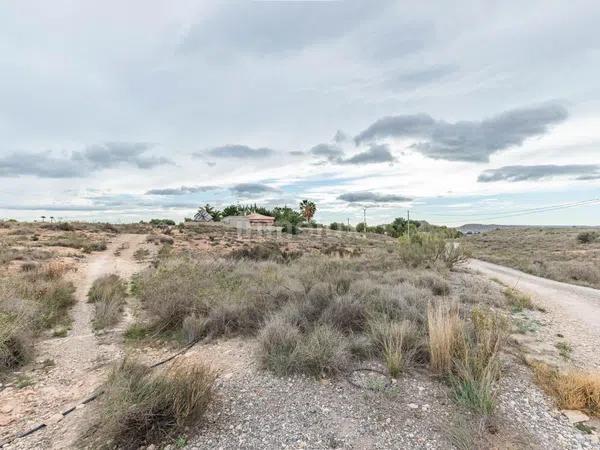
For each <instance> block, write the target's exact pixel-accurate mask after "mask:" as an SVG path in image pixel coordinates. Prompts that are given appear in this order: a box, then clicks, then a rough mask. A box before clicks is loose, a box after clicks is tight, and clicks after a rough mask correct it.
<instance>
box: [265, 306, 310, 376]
mask: <svg viewBox="0 0 600 450" xmlns="http://www.w3.org/2000/svg"><path fill="white" fill-rule="evenodd" d="M299 341H300V331H299V329H298V328H297V327H296V326H294V325H293V324H291V323H289V322H287V320H286V319H285V318H284V317H282V316H274V317H273V318H271V319H270V320H269V321H268V322H267V323H266V325H265V326H264V328H263V329H262V330H261V331H260V333H259V335H258V352H257V355H258V359H259V362H260V364H261V366H262V367H263V368H264V369H268V370H270V371H271V372H273V373H275V374H277V375H287V374H289V373H292V372H294V371H295V370H296V364H295V358H294V357H295V355H296V349H297V347H298V342H299Z"/></svg>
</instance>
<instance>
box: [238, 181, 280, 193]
mask: <svg viewBox="0 0 600 450" xmlns="http://www.w3.org/2000/svg"><path fill="white" fill-rule="evenodd" d="M231 191H232V192H234V193H235V194H238V195H247V196H253V195H259V194H264V193H267V192H279V190H278V189H275V188H274V187H271V186H269V185H267V184H262V183H240V184H236V185H234V186H232V187H231Z"/></svg>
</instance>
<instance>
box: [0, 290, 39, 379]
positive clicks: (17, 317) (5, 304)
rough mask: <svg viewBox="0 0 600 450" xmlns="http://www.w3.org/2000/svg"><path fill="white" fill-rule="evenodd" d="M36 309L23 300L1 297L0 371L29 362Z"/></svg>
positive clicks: (31, 352)
mask: <svg viewBox="0 0 600 450" xmlns="http://www.w3.org/2000/svg"><path fill="white" fill-rule="evenodd" d="M33 316H34V311H33V310H32V309H31V305H29V304H27V303H26V302H24V301H23V300H20V299H14V298H6V297H4V298H0V372H2V371H3V370H6V369H12V368H15V367H18V366H20V365H22V364H23V363H25V362H27V361H28V360H29V359H30V358H31V355H32V354H33V334H34V325H33V322H34V321H33Z"/></svg>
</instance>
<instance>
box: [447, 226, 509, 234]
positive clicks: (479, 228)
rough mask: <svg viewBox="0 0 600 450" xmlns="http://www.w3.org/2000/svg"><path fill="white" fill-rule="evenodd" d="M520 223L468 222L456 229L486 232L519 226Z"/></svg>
mask: <svg viewBox="0 0 600 450" xmlns="http://www.w3.org/2000/svg"><path fill="white" fill-rule="evenodd" d="M518 226H519V225H495V224H491V225H487V224H483V223H467V224H464V225H461V226H460V227H457V228H456V229H457V230H458V231H460V232H461V233H464V234H466V233H485V232H486V231H493V230H497V229H499V228H515V227H518Z"/></svg>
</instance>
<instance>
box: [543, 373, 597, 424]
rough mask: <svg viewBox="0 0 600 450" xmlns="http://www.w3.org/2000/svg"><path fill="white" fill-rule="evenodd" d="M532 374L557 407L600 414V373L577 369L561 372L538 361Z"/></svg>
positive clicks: (595, 414)
mask: <svg viewBox="0 0 600 450" xmlns="http://www.w3.org/2000/svg"><path fill="white" fill-rule="evenodd" d="M534 374H535V378H536V381H537V382H538V384H539V385H540V386H541V387H542V388H543V389H544V390H545V391H546V392H547V393H548V394H550V395H551V396H552V397H554V398H555V399H556V402H557V405H558V407H559V408H561V409H577V410H581V411H585V412H587V413H588V414H591V415H594V416H600V373H598V372H592V371H582V370H577V369H571V370H567V371H564V372H561V371H559V370H558V369H555V368H551V367H550V366H548V365H546V364H542V363H538V364H536V365H535V366H534Z"/></svg>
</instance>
